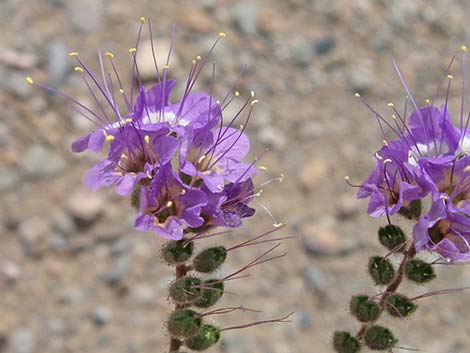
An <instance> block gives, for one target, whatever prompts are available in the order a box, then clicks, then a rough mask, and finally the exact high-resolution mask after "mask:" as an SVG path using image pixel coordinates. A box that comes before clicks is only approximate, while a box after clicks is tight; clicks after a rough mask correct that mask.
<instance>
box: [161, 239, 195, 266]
mask: <svg viewBox="0 0 470 353" xmlns="http://www.w3.org/2000/svg"><path fill="white" fill-rule="evenodd" d="M193 249H194V243H193V242H192V241H190V242H188V241H187V240H186V239H181V240H170V241H167V242H166V243H165V244H163V248H162V255H163V259H164V260H165V261H166V262H167V263H168V264H170V265H178V264H181V263H183V262H185V261H187V260H188V259H189V258H190V257H191V255H192V254H193Z"/></svg>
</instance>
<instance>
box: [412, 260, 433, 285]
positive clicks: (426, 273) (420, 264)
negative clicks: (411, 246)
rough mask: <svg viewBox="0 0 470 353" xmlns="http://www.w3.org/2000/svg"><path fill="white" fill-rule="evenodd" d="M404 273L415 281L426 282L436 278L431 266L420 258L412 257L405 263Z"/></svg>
mask: <svg viewBox="0 0 470 353" xmlns="http://www.w3.org/2000/svg"><path fill="white" fill-rule="evenodd" d="M405 275H406V278H408V279H409V280H410V281H413V282H415V283H426V282H429V281H432V280H433V279H434V278H436V273H435V272H434V269H433V268H432V266H431V265H430V264H428V263H427V262H424V261H423V260H420V259H413V260H410V261H408V262H407V263H406V265H405Z"/></svg>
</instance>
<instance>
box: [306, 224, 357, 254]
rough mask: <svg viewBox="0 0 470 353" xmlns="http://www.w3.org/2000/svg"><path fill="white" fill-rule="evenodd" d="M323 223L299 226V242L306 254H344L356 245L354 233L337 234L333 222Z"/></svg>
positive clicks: (352, 249)
mask: <svg viewBox="0 0 470 353" xmlns="http://www.w3.org/2000/svg"><path fill="white" fill-rule="evenodd" d="M323 223H325V224H323ZM323 223H318V222H317V223H315V222H312V223H307V224H304V225H302V226H301V227H300V234H301V243H302V246H303V248H304V250H305V252H306V253H307V254H308V255H310V256H313V257H316V256H344V255H347V254H349V253H351V252H352V251H354V250H355V249H356V248H357V247H358V243H357V239H356V238H357V237H356V236H355V235H354V234H352V235H351V234H350V235H348V236H345V235H343V234H339V233H338V232H337V231H336V230H335V225H334V224H331V225H330V224H326V222H323ZM330 223H331V222H330Z"/></svg>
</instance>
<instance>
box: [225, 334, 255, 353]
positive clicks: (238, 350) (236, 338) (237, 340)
mask: <svg viewBox="0 0 470 353" xmlns="http://www.w3.org/2000/svg"><path fill="white" fill-rule="evenodd" d="M222 346H223V351H224V352H229V353H246V352H249V351H250V347H249V346H250V345H249V344H248V342H247V340H246V339H245V336H244V335H243V334H239V333H234V334H233V335H227V336H224V339H223V342H222Z"/></svg>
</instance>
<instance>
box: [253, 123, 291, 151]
mask: <svg viewBox="0 0 470 353" xmlns="http://www.w3.org/2000/svg"><path fill="white" fill-rule="evenodd" d="M258 138H259V141H260V142H261V143H262V144H263V145H266V146H269V147H272V148H274V149H276V150H280V149H282V148H283V147H284V146H285V145H286V137H285V135H284V133H283V132H282V130H281V129H279V128H277V127H275V126H264V127H262V128H261V129H260V130H259V131H258Z"/></svg>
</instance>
